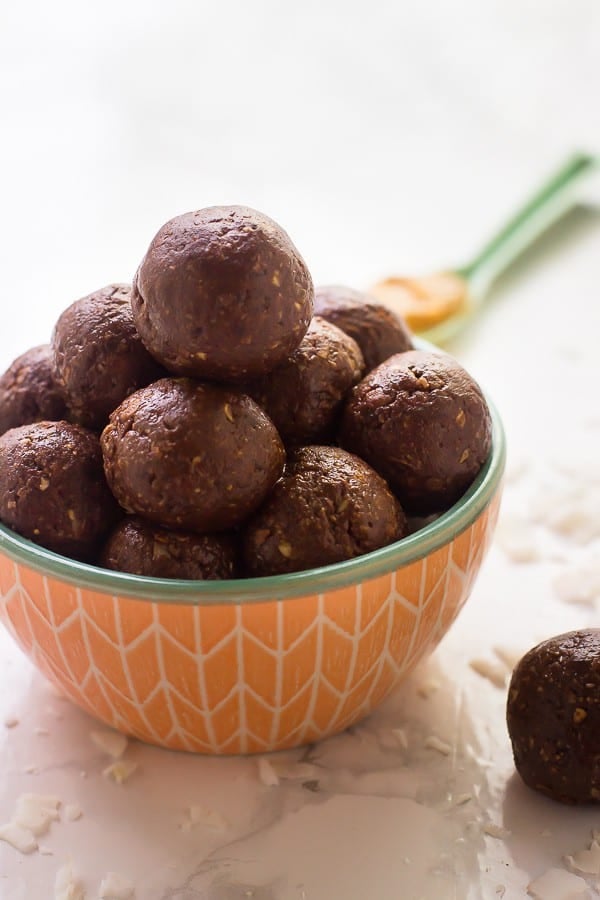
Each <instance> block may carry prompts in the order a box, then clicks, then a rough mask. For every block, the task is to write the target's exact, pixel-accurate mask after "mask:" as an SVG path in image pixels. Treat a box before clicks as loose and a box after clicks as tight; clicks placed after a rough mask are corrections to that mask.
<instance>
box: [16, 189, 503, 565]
mask: <svg viewBox="0 0 600 900" xmlns="http://www.w3.org/2000/svg"><path fill="white" fill-rule="evenodd" d="M0 432H1V433H2V436H1V437H0V518H1V519H2V521H3V522H4V523H5V524H6V525H8V526H9V527H10V528H12V529H14V530H15V531H17V532H18V533H20V534H21V535H23V536H25V537H26V538H28V539H30V540H32V541H35V542H36V543H38V544H41V545H42V546H44V547H47V548H49V549H50V550H53V551H55V552H57V553H60V554H63V555H66V556H69V557H73V558H76V559H80V560H86V561H88V562H92V563H95V564H97V565H100V566H103V567H106V568H110V569H117V570H122V571H125V572H132V573H134V574H139V575H148V576H155V577H162V578H191V579H221V578H232V577H253V576H261V575H276V574H282V573H288V572H295V571H300V570H304V569H309V568H313V567H318V566H325V565H329V564H331V563H336V562H339V561H341V560H344V559H350V558H352V557H356V556H359V555H361V554H363V553H368V552H369V551H372V550H376V549H378V548H380V547H383V546H385V545H387V544H390V543H392V542H393V541H397V540H399V539H401V538H402V537H404V536H405V535H406V534H407V533H408V531H409V528H410V522H411V521H413V519H414V518H415V517H423V516H429V515H430V514H437V513H439V512H441V511H443V510H444V509H447V508H448V507H449V506H451V505H452V504H453V503H454V502H455V501H456V500H458V499H459V497H460V496H461V495H462V494H463V492H464V491H465V490H466V488H467V487H468V486H469V485H470V484H471V482H472V481H473V479H474V478H475V476H476V475H477V473H478V471H479V469H480V468H481V466H482V464H483V463H484V461H485V460H486V458H487V456H488V453H489V450H490V443H491V422H490V416H489V412H488V409H487V407H486V403H485V400H484V398H483V395H482V393H481V390H480V389H479V387H478V385H477V384H476V383H475V382H474V381H473V379H472V378H471V377H470V376H469V375H468V374H467V372H465V371H464V369H462V368H461V367H460V366H459V365H458V364H457V363H456V362H455V361H454V360H453V359H451V358H450V357H449V356H446V355H442V354H434V353H427V352H421V351H418V350H414V349H413V344H412V339H411V336H410V334H409V332H408V330H407V328H406V326H405V324H404V323H403V322H402V321H401V320H400V319H399V318H398V317H397V316H395V315H394V314H393V313H391V312H390V311H389V310H388V309H386V308H385V307H383V306H381V305H379V304H377V303H375V302H373V301H372V300H371V299H370V298H369V297H367V296H365V295H363V294H360V293H358V292H356V291H353V290H351V289H349V288H343V287H326V288H321V289H317V291H316V292H315V290H314V288H313V283H312V279H311V276H310V273H309V271H308V268H307V266H306V263H305V262H304V260H303V259H302V257H301V256H300V254H299V253H298V251H297V249H296V248H295V246H294V245H293V243H292V242H291V240H290V238H289V237H288V235H287V234H286V233H285V231H283V229H282V228H280V227H279V226H278V225H277V224H276V223H275V222H274V221H272V220H271V219H270V218H268V217H267V216H265V215H263V214H262V213H259V212H256V211H254V210H251V209H248V208H245V207H239V206H231V207H212V208H208V209H202V210H199V211H197V212H192V213H188V214H186V215H183V216H179V217H177V218H175V219H172V220H171V221H170V222H167V223H166V225H164V226H163V227H162V228H161V229H160V231H159V232H158V234H157V235H156V237H155V238H154V240H153V241H152V243H151V244H150V247H149V248H148V251H147V253H146V255H145V257H144V259H143V260H142V263H141V265H140V267H139V269H138V271H137V273H136V275H135V278H134V281H133V285H132V286H131V287H129V286H128V285H110V286H109V287H106V288H103V289H101V290H99V291H96V292H94V293H93V294H90V295H89V296H87V297H84V298H83V299H81V300H78V301H76V302H75V303H73V304H72V305H71V306H69V307H68V308H67V309H66V310H65V311H64V312H63V314H62V315H61V316H60V318H59V320H58V322H57V323H56V326H55V328H54V332H53V335H52V342H51V344H50V345H49V346H44V347H36V348H34V349H33V350H30V351H29V352H27V353H25V354H23V355H22V356H20V357H19V358H18V359H16V360H15V361H14V362H13V364H12V365H11V366H10V368H9V369H8V371H7V372H6V373H5V374H4V375H3V376H2V378H1V379H0Z"/></svg>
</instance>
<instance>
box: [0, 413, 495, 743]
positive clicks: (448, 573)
mask: <svg viewBox="0 0 600 900" xmlns="http://www.w3.org/2000/svg"><path fill="white" fill-rule="evenodd" d="M492 415H493V420H494V433H493V448H492V452H491V455H490V458H489V459H488V461H487V463H486V465H485V467H484V468H483V470H482V472H481V473H480V475H479V477H478V478H477V480H476V482H475V483H474V484H473V485H472V486H471V488H470V489H469V490H468V492H467V493H466V494H465V495H464V497H462V499H461V500H460V501H459V502H458V503H457V504H456V505H455V506H454V507H452V509H450V510H449V511H448V512H446V513H445V514H444V515H443V516H441V517H440V518H439V519H438V520H437V521H435V522H433V523H432V524H430V525H428V526H427V527H425V528H423V529H422V530H421V531H419V532H417V533H416V534H413V535H411V536H410V537H408V538H405V539H404V540H402V541H399V542H398V543H395V544H392V545H390V546H389V547H385V548H383V549H382V550H377V551H375V552H374V553H368V554H366V555H365V556H362V557H359V558H357V559H353V560H349V561H347V562H343V563H339V564H337V565H333V566H327V567H325V568H321V569H313V570H311V571H308V572H299V573H296V574H293V575H284V576H275V577H269V578H254V579H249V580H245V581H243V580H236V581H221V582H210V581H209V582H190V581H187V582H186V581H166V580H160V579H154V578H142V577H138V576H134V575H126V574H122V573H119V572H109V571H106V570H102V569H98V568H95V567H93V566H90V565H86V564H84V563H79V562H75V561H73V560H70V559H66V558H64V557H61V556H58V555H57V554H55V553H51V552H50V551H48V550H45V549H43V548H41V547H38V546H36V545H34V544H32V543H30V542H29V541H27V540H25V539H24V538H21V537H20V536H18V535H16V534H14V533H13V532H11V531H9V530H8V529H6V528H3V527H1V526H0V618H1V619H2V621H3V622H4V623H5V625H6V626H7V627H8V629H9V631H10V632H11V634H12V635H13V637H14V638H15V640H16V641H17V643H18V644H19V645H20V646H21V647H22V649H23V650H24V651H25V653H26V654H27V655H28V656H29V657H30V658H31V660H32V661H33V662H34V664H35V665H36V666H37V667H38V669H40V671H41V672H43V673H44V675H46V677H47V678H48V679H50V681H52V682H53V683H54V684H55V685H56V686H57V687H58V688H59V689H60V690H61V691H62V692H64V693H65V694H66V695H67V696H68V697H70V698H71V700H73V701H74V702H75V703H77V704H78V705H79V706H81V707H83V709H85V710H87V711H88V712H90V713H91V714H92V715H94V716H96V717H97V718H99V719H101V720H103V721H104V722H106V723H108V724H109V725H112V726H114V727H115V728H117V729H119V730H120V731H123V732H125V733H127V734H129V735H133V736H135V737H137V738H140V739H141V740H143V741H148V742H150V743H153V744H159V745H161V746H163V747H170V748H174V749H178V750H191V751H197V752H200V753H215V754H227V753H252V752H257V751H267V750H276V749H283V748H286V747H294V746H297V745H299V744H305V743H309V742H312V741H316V740H318V739H320V738H323V737H326V736H327V735H331V734H335V733H336V732H338V731H341V730H342V729H344V728H346V727H347V726H348V725H351V724H352V723H353V722H356V721H358V720H359V719H361V718H362V717H363V716H365V715H366V714H367V713H369V712H370V711H371V710H372V709H373V708H374V707H375V706H377V704H379V703H380V702H381V701H382V700H383V698H384V697H386V696H387V694H389V693H390V691H391V690H392V688H393V687H394V686H395V685H397V684H398V682H399V681H400V680H401V679H402V678H403V677H404V676H405V675H406V674H407V673H408V672H409V671H410V670H411V669H412V668H413V667H414V666H415V664H416V663H417V662H418V661H419V660H420V659H422V658H423V657H424V656H425V655H426V654H428V653H430V652H431V650H433V648H434V647H435V646H436V644H437V643H438V642H439V640H440V638H441V637H442V636H443V635H444V633H445V632H446V631H447V629H448V627H449V626H450V625H451V623H452V622H453V621H454V619H455V618H456V616H457V614H458V612H459V611H460V609H461V607H462V606H463V604H464V603H465V601H466V599H467V597H468V595H469V592H470V590H471V588H472V586H473V581H474V579H475V577H476V575H477V572H478V571H479V567H480V565H481V561H482V559H483V556H484V554H485V551H486V548H487V546H488V544H489V541H490V538H491V534H492V531H493V528H494V525H495V522H496V517H497V513H498V506H499V501H500V492H501V481H502V472H503V469H504V458H505V447H504V435H503V431H502V425H501V423H500V420H499V418H498V415H497V413H495V412H494V411H493V410H492Z"/></svg>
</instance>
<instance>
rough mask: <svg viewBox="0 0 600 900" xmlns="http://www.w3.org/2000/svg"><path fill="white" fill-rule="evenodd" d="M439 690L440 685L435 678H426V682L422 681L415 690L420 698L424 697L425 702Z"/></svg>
mask: <svg viewBox="0 0 600 900" xmlns="http://www.w3.org/2000/svg"><path fill="white" fill-rule="evenodd" d="M439 689H440V683H439V681H438V680H437V679H436V678H428V679H427V681H423V682H422V683H421V684H420V685H419V687H418V688H417V693H418V694H419V696H420V697H424V698H425V700H429V698H430V697H431V696H433V694H435V692H436V691H438V690H439Z"/></svg>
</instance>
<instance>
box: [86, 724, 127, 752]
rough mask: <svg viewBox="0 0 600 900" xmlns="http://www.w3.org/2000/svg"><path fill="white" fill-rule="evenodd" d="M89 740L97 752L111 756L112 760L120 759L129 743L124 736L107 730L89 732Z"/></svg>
mask: <svg viewBox="0 0 600 900" xmlns="http://www.w3.org/2000/svg"><path fill="white" fill-rule="evenodd" d="M90 738H91V739H92V743H93V744H95V745H96V747H97V748H98V750H102V752H103V753H106V754H108V756H112V758H113V759H120V758H121V756H123V754H124V753H125V751H126V750H127V744H128V743H129V742H128V740H127V738H126V737H125V735H124V734H119V732H118V731H109V730H108V729H104V730H103V731H90Z"/></svg>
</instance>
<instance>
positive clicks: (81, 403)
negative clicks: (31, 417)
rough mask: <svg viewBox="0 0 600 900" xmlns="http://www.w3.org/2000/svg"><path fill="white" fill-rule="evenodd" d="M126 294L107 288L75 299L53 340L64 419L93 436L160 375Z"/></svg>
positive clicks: (115, 286)
mask: <svg viewBox="0 0 600 900" xmlns="http://www.w3.org/2000/svg"><path fill="white" fill-rule="evenodd" d="M130 293H131V288H130V287H129V286H128V285H124V284H111V285H108V287H104V288H101V289H100V290H99V291H94V293H93V294H89V295H88V296H87V297H82V299H81V300H76V301H75V303H72V304H71V306H69V307H68V308H67V309H66V310H65V311H64V312H63V313H62V315H61V316H60V318H59V319H58V322H57V323H56V326H55V328H54V333H53V335H52V352H53V365H54V374H55V377H56V380H57V383H58V385H59V386H60V389H61V391H62V393H63V396H64V397H65V399H66V401H67V405H68V407H69V412H70V415H69V418H70V419H72V420H73V421H74V422H78V423H79V424H80V425H85V426H86V427H88V428H93V429H95V430H98V431H100V430H101V429H102V428H104V426H105V425H106V423H107V422H108V417H109V415H110V413H111V412H112V411H113V409H115V408H116V407H117V406H118V405H119V403H120V402H121V401H122V400H124V399H125V397H127V396H128V395H129V394H132V393H133V392H134V391H137V390H138V388H141V387H144V386H145V385H147V384H150V382H152V381H156V380H157V379H158V378H161V377H162V376H163V375H164V374H165V372H164V369H163V368H162V367H161V366H160V365H159V363H157V362H156V360H155V359H153V358H152V356H151V355H150V354H149V353H148V351H147V350H146V348H145V347H144V345H143V344H142V341H141V339H140V336H139V335H138V333H137V331H136V328H135V325H134V324H133V316H132V314H131V305H130V302H129V300H130Z"/></svg>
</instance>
